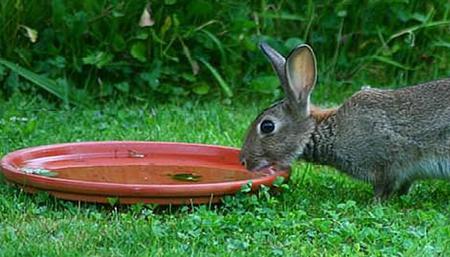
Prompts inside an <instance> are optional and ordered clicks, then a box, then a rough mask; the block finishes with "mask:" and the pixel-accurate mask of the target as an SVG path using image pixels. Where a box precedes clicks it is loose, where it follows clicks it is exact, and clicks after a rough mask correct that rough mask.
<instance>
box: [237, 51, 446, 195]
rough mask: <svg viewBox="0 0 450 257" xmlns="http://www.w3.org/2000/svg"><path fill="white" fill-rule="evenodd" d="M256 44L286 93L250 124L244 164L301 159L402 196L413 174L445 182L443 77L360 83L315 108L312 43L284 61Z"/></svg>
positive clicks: (281, 165)
mask: <svg viewBox="0 0 450 257" xmlns="http://www.w3.org/2000/svg"><path fill="white" fill-rule="evenodd" d="M260 47H261V49H262V51H263V52H264V54H265V55H266V56H267V57H268V59H269V60H270V61H271V63H272V65H273V68H274V70H275V71H276V73H277V74H278V77H279V79H280V82H281V85H282V87H283V89H284V92H285V95H286V98H285V99H284V100H282V101H280V102H277V103H275V104H274V105H272V106H271V107H269V108H268V109H266V110H264V111H263V112H262V113H261V114H260V115H259V116H258V117H257V118H256V120H255V121H254V122H253V123H252V125H251V127H250V129H249V131H248V135H247V138H246V140H245V143H244V146H243V147H242V151H241V162H242V164H243V165H245V167H246V168H247V169H249V170H251V171H256V170H260V169H262V168H265V167H267V166H270V165H274V166H275V167H278V168H281V169H283V168H288V167H289V166H290V165H291V163H292V162H293V161H294V160H296V159H297V158H301V159H304V160H306V161H309V162H313V163H318V164H326V165H330V166H333V167H335V168H337V169H339V170H341V171H343V172H345V173H347V174H348V175H350V176H352V177H354V178H357V179H361V180H363V181H366V182H369V183H371V184H372V185H373V186H374V192H375V197H376V198H377V199H386V198H388V197H389V196H391V195H392V194H393V193H394V192H397V193H398V194H406V193H407V192H408V190H409V188H410V186H411V183H412V182H414V181H415V180H417V179H426V178H440V179H447V180H450V79H448V78H447V79H443V80H437V81H432V82H427V83H423V84H420V85H416V86H412V87H407V88H402V89H398V90H380V89H370V88H365V89H362V90H361V91H359V92H357V93H355V94H354V95H353V96H352V97H350V99H348V100H347V101H346V102H345V103H344V104H342V105H341V106H339V107H337V108H334V109H327V110H323V109H320V108H317V107H315V106H313V105H311V104H310V100H309V99H310V95H311V91H312V90H313V88H314V85H315V84H316V76H317V75H316V60H315V56H314V53H313V51H312V49H311V48H310V47H309V46H308V45H304V44H303V45H299V46H298V47H296V48H295V49H294V50H293V51H292V52H291V53H290V54H289V56H288V57H287V58H286V59H285V58H284V57H283V56H282V55H281V54H279V53H278V52H276V51H275V50H274V49H272V48H271V47H270V46H268V45H267V44H265V43H262V44H261V45H260Z"/></svg>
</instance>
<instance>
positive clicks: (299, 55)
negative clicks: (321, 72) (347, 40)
mask: <svg viewBox="0 0 450 257" xmlns="http://www.w3.org/2000/svg"><path fill="white" fill-rule="evenodd" d="M285 68H286V71H285V72H286V79H287V86H288V87H289V89H290V90H286V94H293V95H291V96H290V97H288V99H289V100H290V101H291V102H292V100H294V103H293V104H294V105H295V106H296V107H297V109H298V110H299V111H300V112H302V114H304V115H308V114H309V97H310V95H311V91H312V90H313V88H314V85H315V84H316V78H317V72H316V70H317V68H316V57H315V56H314V52H313V50H312V49H311V47H310V46H308V45H305V44H302V45H299V46H297V47H296V48H295V49H294V50H292V52H291V53H290V54H289V56H288V57H287V61H286V66H285Z"/></svg>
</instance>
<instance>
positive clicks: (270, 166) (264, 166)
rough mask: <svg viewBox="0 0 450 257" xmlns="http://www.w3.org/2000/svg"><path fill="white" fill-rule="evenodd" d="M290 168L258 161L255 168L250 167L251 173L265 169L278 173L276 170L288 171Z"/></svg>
mask: <svg viewBox="0 0 450 257" xmlns="http://www.w3.org/2000/svg"><path fill="white" fill-rule="evenodd" d="M289 168H290V165H286V164H283V163H278V162H268V161H266V160H262V161H260V162H259V163H258V164H257V165H256V166H255V167H251V168H250V171H251V172H260V171H263V170H266V169H269V170H271V171H278V170H288V169H289Z"/></svg>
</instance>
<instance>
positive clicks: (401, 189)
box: [397, 181, 412, 196]
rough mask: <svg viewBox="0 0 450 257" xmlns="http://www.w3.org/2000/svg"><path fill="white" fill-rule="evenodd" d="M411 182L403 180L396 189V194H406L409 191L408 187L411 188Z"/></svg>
mask: <svg viewBox="0 0 450 257" xmlns="http://www.w3.org/2000/svg"><path fill="white" fill-rule="evenodd" d="M411 185H412V182H410V181H405V182H403V184H401V185H400V187H399V189H398V190H397V194H398V195H399V196H401V195H406V194H408V192H409V189H410V188H411Z"/></svg>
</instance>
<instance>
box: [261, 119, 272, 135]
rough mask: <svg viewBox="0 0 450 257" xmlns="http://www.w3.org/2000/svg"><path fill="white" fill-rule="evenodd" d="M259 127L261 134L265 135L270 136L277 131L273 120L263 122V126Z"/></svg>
mask: <svg viewBox="0 0 450 257" xmlns="http://www.w3.org/2000/svg"><path fill="white" fill-rule="evenodd" d="M259 126H260V129H261V132H262V133H264V134H269V133H271V132H273V131H274V130H275V123H273V121H271V120H263V122H261V125H259Z"/></svg>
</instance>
